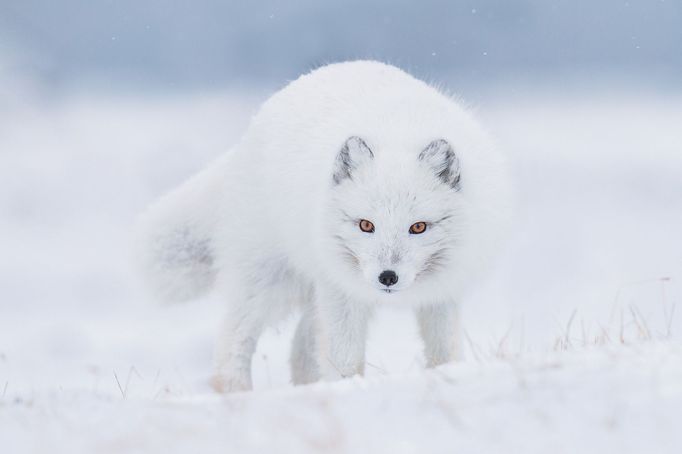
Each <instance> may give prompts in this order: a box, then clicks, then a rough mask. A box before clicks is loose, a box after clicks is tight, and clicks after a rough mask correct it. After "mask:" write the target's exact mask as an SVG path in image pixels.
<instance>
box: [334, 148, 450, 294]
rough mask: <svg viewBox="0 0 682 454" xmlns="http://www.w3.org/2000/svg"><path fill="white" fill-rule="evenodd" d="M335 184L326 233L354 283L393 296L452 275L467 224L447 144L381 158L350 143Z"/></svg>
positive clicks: (338, 164)
mask: <svg viewBox="0 0 682 454" xmlns="http://www.w3.org/2000/svg"><path fill="white" fill-rule="evenodd" d="M382 158H383V160H382ZM331 180H332V181H331V200H332V203H331V204H330V216H329V222H328V223H327V226H326V228H327V229H328V231H327V232H326V233H327V235H328V236H329V237H330V239H331V242H330V244H332V247H333V248H334V255H335V256H336V257H337V258H338V259H339V261H340V263H341V265H342V266H341V268H342V269H343V272H344V273H346V276H345V277H346V279H347V280H348V281H351V282H353V283H354V284H361V286H363V287H364V288H365V289H366V290H369V291H370V292H375V294H382V293H383V294H391V293H398V292H402V291H405V290H408V289H410V288H413V287H414V286H415V284H417V283H420V282H425V281H428V280H429V279H431V278H433V277H435V276H437V275H438V274H439V273H442V272H443V271H444V270H445V269H446V268H447V266H448V263H449V262H450V259H451V257H452V254H453V253H454V250H455V248H456V245H457V239H458V236H459V235H458V226H460V225H462V221H463V220H462V219H461V217H462V210H461V193H460V192H461V190H462V188H461V183H462V182H461V180H462V178H461V172H460V163H459V159H458V158H457V155H456V154H455V151H454V150H453V149H452V147H451V146H450V144H449V143H448V142H447V141H446V140H443V139H435V140H432V141H430V142H429V141H426V142H425V143H424V145H423V147H422V148H421V149H416V150H414V152H413V153H412V152H409V151H408V152H406V153H390V154H389V153H385V154H383V155H382V154H381V150H377V153H376V156H375V153H374V152H373V150H372V149H371V148H370V146H369V145H368V144H367V142H365V140H363V139H362V138H360V137H351V138H349V139H348V140H346V142H345V143H344V144H343V146H342V148H341V150H340V151H339V153H338V155H337V157H336V161H335V163H334V172H333V175H332V178H331Z"/></svg>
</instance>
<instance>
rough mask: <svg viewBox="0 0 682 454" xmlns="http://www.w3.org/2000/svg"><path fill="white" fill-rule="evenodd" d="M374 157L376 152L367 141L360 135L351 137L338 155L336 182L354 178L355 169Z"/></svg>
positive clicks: (335, 164) (335, 165) (335, 167)
mask: <svg viewBox="0 0 682 454" xmlns="http://www.w3.org/2000/svg"><path fill="white" fill-rule="evenodd" d="M372 159H374V154H373V153H372V150H370V149H369V147H368V146H367V144H366V143H365V141H364V140H362V139H361V138H360V137H356V136H353V137H350V138H349V139H348V140H346V142H345V143H344V144H343V147H342V148H341V151H339V154H338V155H337V156H336V161H335V162H334V175H333V179H334V184H339V183H341V182H342V181H343V180H345V179H347V178H352V175H353V172H354V171H355V169H357V168H358V167H360V166H362V165H363V164H364V163H366V162H369V161H371V160H372Z"/></svg>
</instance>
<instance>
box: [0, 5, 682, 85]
mask: <svg viewBox="0 0 682 454" xmlns="http://www.w3.org/2000/svg"><path fill="white" fill-rule="evenodd" d="M0 57H4V59H5V60H6V61H11V62H12V63H11V67H10V69H11V70H13V71H19V70H20V71H24V72H29V73H31V74H33V75H34V76H36V77H37V78H39V79H40V80H43V81H45V82H47V83H50V84H53V85H56V86H69V85H73V84H77V83H79V82H80V81H83V80H88V79H97V80H100V81H104V82H105V83H107V84H111V85H112V86H116V85H127V86H130V85H132V86H138V85H139V86H148V85H156V86H159V87H166V88H173V87H179V88H182V87H187V86H199V87H202V86H222V85H228V84H230V83H233V82H235V81H240V82H244V81H253V82H261V81H278V80H280V81H281V80H282V79H290V78H292V77H295V76H296V75H297V74H299V73H300V72H301V71H305V70H307V69H310V68H311V67H314V66H317V65H319V64H322V63H325V62H329V61H336V60H340V59H348V58H376V59H381V60H387V61H390V62H394V63H397V64H399V65H400V66H403V67H405V68H408V69H410V70H411V71H413V72H415V73H417V74H418V75H421V76H426V77H428V76H436V77H438V76H442V75H443V74H448V75H453V74H454V75H455V77H459V78H460V79H462V80H464V79H467V80H476V79H481V80H490V79H494V78H500V77H501V78H504V77H505V76H506V75H510V74H520V75H522V76H523V75H534V76H536V77H537V76H538V75H540V76H542V75H545V74H557V73H575V74H579V75H583V76H585V75H587V76H589V75H591V74H603V73H608V74H614V73H615V74H621V75H623V76H624V77H630V76H633V75H635V76H637V77H642V78H644V79H646V78H649V77H661V76H662V77H663V78H667V79H670V80H676V79H680V78H681V77H680V76H682V2H681V1H676V0H630V1H621V0H600V1H589V0H582V1H581V0H578V1H569V0H558V1H556V0H554V1H552V0H521V1H509V0H488V1H484V0H465V1H453V0H450V1H445V0H431V1H405V0H380V1H360V0H350V1H343V2H332V1H317V0H299V1H274V0H266V1H257V2H256V1H254V2H247V1H243V0H242V1H220V0H199V1H169V0H89V1H88V0H81V1H79V0H60V1H52V0H0ZM7 65H8V64H7V63H5V67H6V68H5V70H7Z"/></svg>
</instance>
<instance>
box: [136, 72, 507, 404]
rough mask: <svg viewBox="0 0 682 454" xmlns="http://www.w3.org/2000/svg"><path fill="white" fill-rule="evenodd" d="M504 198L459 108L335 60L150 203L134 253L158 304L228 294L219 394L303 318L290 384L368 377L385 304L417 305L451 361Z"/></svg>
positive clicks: (435, 345) (436, 356)
mask: <svg viewBox="0 0 682 454" xmlns="http://www.w3.org/2000/svg"><path fill="white" fill-rule="evenodd" d="M508 192H509V188H508V185H507V184H506V179H505V173H504V166H503V164H502V160H501V159H500V158H499V156H498V154H497V152H496V151H495V147H494V146H493V145H492V143H491V141H490V140H489V139H488V137H487V135H486V133H485V132H484V131H483V130H482V128H481V127H479V125H478V124H477V123H476V122H475V121H474V120H473V118H472V117H471V116H470V115H469V113H467V112H466V111H465V110H464V109H463V108H462V107H460V106H459V105H458V104H457V103H456V102H455V101H454V100H453V99H451V98H450V97H448V96H446V95H444V94H443V93H441V92H439V91H438V90H436V89H434V88H432V87H431V86H429V85H427V84H426V83H424V82H422V81H420V80H417V79H415V78H413V77H412V76H410V75H408V74H407V73H405V72H403V71H402V70H400V69H398V68H395V67H393V66H389V65H386V64H383V63H378V62H372V61H356V62H346V63H337V64H332V65H328V66H324V67H322V68H319V69H316V70H314V71H312V72H310V73H309V74H306V75H303V76H301V77H300V78H298V79H297V80H295V81H293V82H291V83H290V84H289V85H288V86H286V87H285V88H284V89H282V90H281V91H279V92H277V93H276V94H275V95H273V96H272V97H271V98H270V99H269V100H267V101H266V102H265V103H264V105H263V106H262V108H261V109H260V111H259V112H258V113H257V114H256V115H255V117H254V118H253V119H252V121H251V124H250V126H249V127H248V130H247V131H246V133H245V134H244V136H243V138H242V139H241V141H240V142H239V143H238V144H237V145H236V146H235V147H234V149H232V150H231V151H230V152H229V153H228V154H227V155H225V156H224V157H223V158H222V159H220V160H219V161H218V162H216V163H215V164H214V165H213V166H211V167H209V168H208V169H207V170H205V171H203V172H202V173H199V174H198V175H196V176H194V177H193V178H191V179H190V180H189V181H187V182H186V183H185V184H183V185H182V186H180V187H179V188H178V189H176V190H175V191H173V192H171V193H170V194H168V195H167V196H166V197H164V198H163V199H161V200H160V201H159V202H157V203H156V204H155V205H154V206H152V207H151V208H150V209H149V211H148V212H147V213H146V214H145V215H144V216H143V218H142V222H141V228H140V235H139V245H138V246H139V247H138V252H139V258H140V263H141V265H142V269H143V273H144V277H145V278H146V281H147V282H148V283H149V285H150V287H151V289H152V290H153V291H154V292H155V293H156V295H157V296H158V297H160V298H162V299H165V300H171V301H180V300H187V299H191V298H194V297H198V296H200V295H202V294H203V293H205V292H207V291H208V290H209V289H211V288H212V287H216V289H217V290H218V291H220V292H222V295H224V298H225V300H226V302H227V307H228V313H227V317H226V319H225V322H224V327H223V330H222V334H221V335H220V336H219V340H218V343H217V347H216V353H215V358H216V371H215V375H214V380H213V383H214V386H215V387H216V388H217V389H218V390H220V391H241V390H249V389H251V387H252V383H251V359H252V356H253V353H254V350H255V348H256V343H257V341H258V338H259V336H260V334H261V332H262V331H263V329H264V328H265V327H266V326H267V325H268V324H270V323H272V322H274V321H276V320H278V319H280V318H281V317H283V316H284V315H286V314H287V313H288V312H289V310H290V309H293V308H295V307H300V308H301V309H302V312H303V315H302V318H301V320H300V322H299V325H298V328H297V331H296V334H295V337H294V345H293V352H292V356H291V360H290V364H291V372H292V380H293V382H294V383H296V384H300V383H310V382H314V381H317V380H319V379H325V380H334V379H339V378H343V377H349V376H353V375H355V374H362V373H363V370H364V363H365V358H364V357H365V341H366V337H367V325H368V321H369V319H370V317H371V315H372V313H373V311H374V309H375V308H376V307H377V305H380V304H391V305H395V304H398V303H409V304H411V305H412V306H413V307H414V308H415V312H416V316H417V319H418V323H419V328H420V332H421V335H422V337H423V341H424V344H425V348H424V352H425V357H426V362H427V366H429V367H433V366H436V365H438V364H442V363H445V362H448V361H451V360H453V359H456V357H457V351H458V333H457V306H458V304H459V303H460V301H461V299H462V297H463V295H464V292H465V291H466V289H467V288H468V287H469V286H470V283H471V282H472V281H473V280H474V279H475V278H476V276H477V275H478V274H479V273H480V271H481V270H483V269H484V268H485V265H486V262H487V259H488V258H489V257H490V256H491V253H492V252H493V251H494V249H495V244H496V243H497V242H498V238H499V237H500V235H499V233H500V231H501V230H504V228H503V225H504V223H503V221H504V219H505V218H506V213H507V211H508Z"/></svg>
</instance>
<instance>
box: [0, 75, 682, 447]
mask: <svg viewBox="0 0 682 454" xmlns="http://www.w3.org/2000/svg"><path fill="white" fill-rule="evenodd" d="M2 90H5V94H10V91H11V90H8V89H7V88H6V87H4V88H2ZM22 90H25V92H22V94H20V95H17V94H16V93H13V94H12V96H6V97H5V99H6V102H5V103H3V104H0V451H1V452H8V453H24V452H53V453H62V452H64V453H67V452H68V453H74V452H75V453H77V452H104V453H106V452H117V453H118V452H130V453H134V452H163V453H173V452H187V451H189V450H191V451H195V452H202V453H211V452H238V453H249V452H285V453H286V452H291V453H305V452H376V453H382V452H387V453H392V454H393V453H412V452H420V453H421V452H435V453H438V452H443V453H451V452H474V453H495V452H500V453H502V452H504V453H510V452H525V453H534V452H538V453H540V452H542V453H546V452H567V453H568V452H570V453H573V452H586V453H590V452H595V453H603V452H620V453H628V452H633V453H635V452H656V453H666V452H671V453H672V452H680V450H682V433H680V431H679V430H678V427H677V426H678V425H679V417H680V415H682V342H681V340H680V337H679V333H680V332H681V329H680V328H682V326H680V321H679V320H680V317H679V315H677V316H676V315H675V305H676V304H677V303H679V301H680V296H681V290H680V286H679V284H678V281H679V279H680V276H681V275H682V272H681V271H682V259H681V257H682V248H681V247H680V246H681V245H682V242H681V240H680V237H679V232H680V231H682V209H681V208H682V202H680V199H679V194H681V193H682V178H680V175H682V158H680V156H679V144H680V139H681V138H682V137H681V132H680V129H679V125H680V124H682V108H681V107H680V106H682V102H680V101H682V97H681V96H679V95H675V94H667V95H666V96H663V95H661V94H658V93H645V92H641V91H627V90H624V91H614V90H610V91H608V90H594V89H584V90H582V91H578V92H575V93H569V92H566V93H564V94H561V95H557V94H556V92H554V93H553V92H543V91H541V90H537V89H534V90H526V91H523V90H516V91H514V92H513V93H515V95H513V96H509V95H507V96H504V97H499V96H497V95H494V94H491V96H490V99H486V100H482V101H481V102H480V106H479V107H478V110H479V112H478V113H479V116H480V117H481V118H482V120H483V121H484V123H485V124H486V125H487V126H488V128H489V129H490V130H491V131H492V132H493V133H494V134H495V135H496V136H497V138H498V141H499V142H500V143H501V144H502V145H503V146H504V148H505V149H506V150H507V151H508V154H509V161H510V164H511V166H512V168H513V170H514V172H515V175H516V179H517V181H518V183H519V199H520V209H519V216H518V223H517V225H518V228H517V229H516V230H515V231H514V232H511V235H510V236H511V240H510V246H509V248H508V249H507V250H506V251H505V253H504V254H503V256H502V257H501V259H500V260H499V262H498V263H497V266H496V268H495V269H494V270H493V272H492V273H491V277H490V279H489V280H488V281H487V282H486V283H484V285H482V286H481V287H480V288H479V289H478V290H477V291H476V292H475V293H474V294H472V295H471V297H470V298H469V299H468V300H467V301H466V302H465V304H464V305H463V307H462V309H463V327H464V329H465V331H466V336H465V340H464V350H465V356H466V358H465V361H464V362H462V363H458V364H452V365H447V366H444V367H441V368H438V369H436V370H432V371H424V370H423V358H422V357H421V354H420V346H419V341H418V338H417V335H416V327H415V326H414V321H413V320H412V317H411V314H409V313H406V312H405V311H403V310H399V309H394V308H383V309H382V310H381V311H380V313H379V314H378V317H377V320H376V321H375V323H374V325H373V326H372V331H371V339H370V344H369V351H368V365H367V371H368V373H367V375H368V376H367V377H366V378H364V379H361V378H354V379H351V380H348V381H344V382H340V383H321V384H315V385H311V386H306V387H296V388H295V387H292V386H291V385H290V384H289V379H288V369H287V367H288V366H287V355H288V350H289V340H290V338H291V335H292V330H293V326H294V324H295V321H296V320H295V317H292V318H291V319H290V320H287V321H285V322H283V323H282V324H281V325H280V326H277V327H275V329H273V330H271V331H270V332H268V333H267V334H266V336H265V337H264V338H263V339H262V342H261V343H260V344H259V347H258V351H257V353H256V357H255V359H254V382H255V391H254V392H252V393H247V394H238V395H230V396H219V395H216V394H214V393H213V392H212V391H211V390H210V389H209V387H208V385H207V378H208V375H209V373H210V367H211V348H212V342H213V336H214V333H215V332H216V329H217V325H218V324H219V322H220V317H221V314H222V312H221V303H220V301H218V300H217V298H216V297H215V296H212V297H208V298H206V299H205V300H202V301H199V302H196V303H193V304H188V305H180V306H172V307H156V306H153V305H152V304H150V303H148V302H147V301H146V300H145V298H144V296H143V295H142V293H141V292H140V291H139V289H138V287H137V283H136V280H135V276H134V275H133V274H132V271H131V269H130V266H129V250H128V244H129V238H130V229H131V226H132V224H133V221H134V218H135V216H136V214H137V213H139V212H140V211H141V210H142V209H143V208H144V206H145V205H146V204H148V203H149V202H151V201H152V200H153V199H154V198H156V197H158V195H160V194H161V193H163V192H164V191H166V190H168V189H170V188H172V187H173V186H175V185H176V184H178V183H179V182H180V181H182V180H183V179H184V178H186V177H187V176H188V175H190V174H191V173H193V172H195V171H196V170H198V169H200V168H202V167H203V166H204V165H206V164H207V163H208V162H210V161H211V160H212V159H214V158H215V157H216V156H217V155H218V154H219V153H220V152H222V151H223V150H226V149H228V148H229V146H230V144H232V143H234V142H235V141H236V140H238V137H239V134H240V132H241V131H242V130H243V129H244V127H245V125H246V123H247V121H248V118H249V117H250V115H251V114H252V113H253V111H254V110H255V109H256V108H257V105H258V102H259V101H260V100H262V99H263V97H264V93H263V92H261V91H254V92H253V93H246V94H244V93H232V92H216V93H202V94H185V95H168V96H161V95H156V96H139V95H138V96H133V95H129V96H122V95H119V96H113V95H105V94H97V93H81V94H74V95H71V96H67V97H64V98H44V97H41V96H38V95H37V94H35V93H34V92H32V91H30V90H27V89H25V88H23V89H22ZM529 95H530V96H529ZM678 312H679V311H678Z"/></svg>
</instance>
